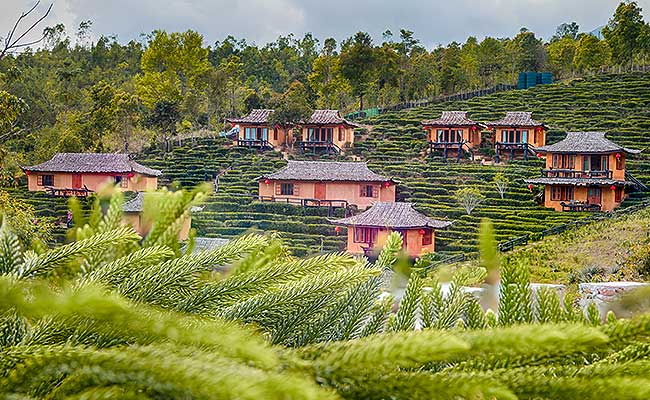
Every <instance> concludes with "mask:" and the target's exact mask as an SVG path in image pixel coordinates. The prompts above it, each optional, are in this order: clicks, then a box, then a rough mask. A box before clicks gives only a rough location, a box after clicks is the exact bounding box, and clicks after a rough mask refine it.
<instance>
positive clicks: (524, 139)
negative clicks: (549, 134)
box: [521, 131, 528, 143]
mask: <svg viewBox="0 0 650 400" xmlns="http://www.w3.org/2000/svg"><path fill="white" fill-rule="evenodd" d="M521 142H522V143H528V131H521Z"/></svg>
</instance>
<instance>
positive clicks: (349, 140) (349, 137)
mask: <svg viewBox="0 0 650 400" xmlns="http://www.w3.org/2000/svg"><path fill="white" fill-rule="evenodd" d="M309 128H333V130H332V143H334V144H335V145H337V146H339V147H340V148H341V150H345V147H346V146H348V147H352V145H354V128H352V127H349V128H343V138H342V139H343V140H339V132H340V131H341V128H340V126H338V125H324V126H323V125H305V126H303V128H302V135H301V136H302V141H303V142H307V141H309Z"/></svg>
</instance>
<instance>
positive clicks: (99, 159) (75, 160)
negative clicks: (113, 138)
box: [23, 153, 162, 176]
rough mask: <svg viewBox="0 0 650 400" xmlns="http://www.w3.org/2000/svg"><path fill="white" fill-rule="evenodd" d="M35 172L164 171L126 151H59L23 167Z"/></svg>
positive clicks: (146, 172) (158, 172)
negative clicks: (145, 163)
mask: <svg viewBox="0 0 650 400" xmlns="http://www.w3.org/2000/svg"><path fill="white" fill-rule="evenodd" d="M23 170H25V171H33V172H71V173H109V174H110V173H115V174H124V173H129V172H136V173H139V174H143V175H149V176H160V175H161V174H162V172H160V171H159V170H157V169H153V168H147V167H145V166H144V165H141V164H138V163H137V162H135V161H133V160H131V159H130V158H129V155H128V154H124V153H57V154H55V155H54V157H52V159H50V160H48V161H45V162H44V163H41V164H38V165H34V166H31V167H23Z"/></svg>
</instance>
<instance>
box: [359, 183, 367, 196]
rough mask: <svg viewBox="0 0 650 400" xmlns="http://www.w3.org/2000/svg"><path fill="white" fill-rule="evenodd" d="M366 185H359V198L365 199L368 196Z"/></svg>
mask: <svg viewBox="0 0 650 400" xmlns="http://www.w3.org/2000/svg"><path fill="white" fill-rule="evenodd" d="M365 190H366V185H359V196H360V197H365V196H366V192H365Z"/></svg>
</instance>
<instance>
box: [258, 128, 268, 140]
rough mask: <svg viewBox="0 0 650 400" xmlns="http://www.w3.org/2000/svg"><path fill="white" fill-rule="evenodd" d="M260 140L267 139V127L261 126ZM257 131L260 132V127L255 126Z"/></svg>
mask: <svg viewBox="0 0 650 400" xmlns="http://www.w3.org/2000/svg"><path fill="white" fill-rule="evenodd" d="M261 131H262V138H261V139H262V140H269V128H261ZM257 133H258V134H259V133H260V128H257Z"/></svg>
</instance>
